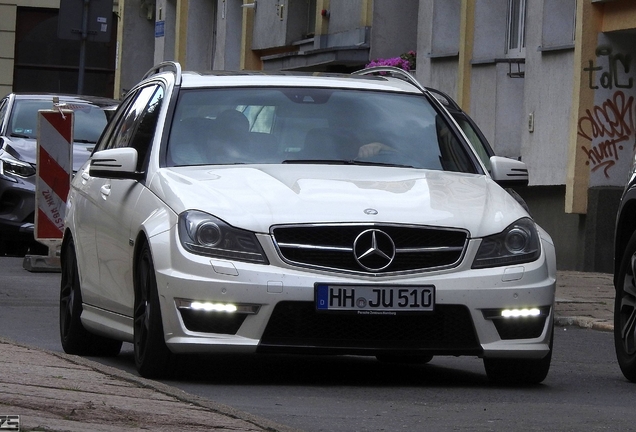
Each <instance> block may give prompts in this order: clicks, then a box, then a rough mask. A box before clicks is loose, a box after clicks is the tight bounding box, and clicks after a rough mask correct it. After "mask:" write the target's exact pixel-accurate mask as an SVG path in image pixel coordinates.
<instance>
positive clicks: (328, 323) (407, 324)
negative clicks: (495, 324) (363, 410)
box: [259, 301, 481, 354]
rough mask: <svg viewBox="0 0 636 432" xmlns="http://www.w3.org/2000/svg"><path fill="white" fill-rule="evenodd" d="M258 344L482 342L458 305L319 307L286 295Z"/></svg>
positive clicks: (456, 345)
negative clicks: (401, 310) (360, 309)
mask: <svg viewBox="0 0 636 432" xmlns="http://www.w3.org/2000/svg"><path fill="white" fill-rule="evenodd" d="M259 350H260V351H268V350H279V351H280V350H288V351H294V350H296V351H303V350H310V351H312V352H323V353H339V354H355V353H358V354H374V353H378V352H382V351H385V352H386V351H394V352H395V351H402V352H406V351H410V352H418V351H419V352H421V351H427V352H430V353H435V354H475V353H477V354H478V353H479V352H480V350H481V347H480V345H479V342H478V340H477V336H476V334H475V329H474V327H473V323H472V319H471V316H470V312H469V310H468V309H467V308H466V307H465V306H462V305H436V307H435V312H431V313H424V314H399V315H357V314H339V313H323V312H317V311H316V309H315V305H314V303H313V302H292V301H284V302H280V303H278V304H277V305H276V307H275V309H274V311H273V313H272V316H271V318H270V320H269V322H268V324H267V328H266V329H265V332H264V334H263V337H262V339H261V343H260V345H259Z"/></svg>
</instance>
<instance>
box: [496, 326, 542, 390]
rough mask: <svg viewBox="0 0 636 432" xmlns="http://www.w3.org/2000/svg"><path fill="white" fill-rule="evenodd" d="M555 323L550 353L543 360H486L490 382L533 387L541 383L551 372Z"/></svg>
mask: <svg viewBox="0 0 636 432" xmlns="http://www.w3.org/2000/svg"><path fill="white" fill-rule="evenodd" d="M553 340H554V323H553V324H552V329H551V336H550V352H549V353H548V354H546V356H545V357H543V358H542V359H508V358H484V368H485V369H486V375H487V376H488V379H489V380H490V382H492V383H494V384H499V385H533V384H539V383H541V382H542V381H543V380H544V379H545V378H546V377H547V376H548V372H549V371H550V363H552V342H553Z"/></svg>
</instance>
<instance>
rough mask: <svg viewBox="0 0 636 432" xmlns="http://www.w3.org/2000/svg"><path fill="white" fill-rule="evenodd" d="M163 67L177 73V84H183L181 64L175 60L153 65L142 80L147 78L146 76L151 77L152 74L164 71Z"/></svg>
mask: <svg viewBox="0 0 636 432" xmlns="http://www.w3.org/2000/svg"><path fill="white" fill-rule="evenodd" d="M163 69H171V70H172V71H173V72H174V75H175V84H176V85H181V65H180V64H179V63H177V62H174V61H167V62H162V63H159V64H157V65H155V66H153V67H152V68H150V70H149V71H148V72H146V74H145V75H144V77H143V78H142V80H145V79H146V78H150V77H151V76H153V75H155V74H158V73H159V72H162V71H163Z"/></svg>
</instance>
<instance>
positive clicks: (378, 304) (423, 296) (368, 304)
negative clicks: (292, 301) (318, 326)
mask: <svg viewBox="0 0 636 432" xmlns="http://www.w3.org/2000/svg"><path fill="white" fill-rule="evenodd" d="M434 305H435V287H434V286H431V285H427V286H402V287H396V286H365V285H327V284H316V309H317V310H318V311H342V312H357V313H359V314H363V315H364V314H375V313H380V314H385V313H389V314H394V313H396V312H431V311H432V310H433V308H434Z"/></svg>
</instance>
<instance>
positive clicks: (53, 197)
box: [34, 109, 73, 243]
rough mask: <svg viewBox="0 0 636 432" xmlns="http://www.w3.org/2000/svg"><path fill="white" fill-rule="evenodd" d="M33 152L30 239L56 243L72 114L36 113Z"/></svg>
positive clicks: (68, 175) (67, 182) (69, 167)
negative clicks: (33, 209) (35, 147)
mask: <svg viewBox="0 0 636 432" xmlns="http://www.w3.org/2000/svg"><path fill="white" fill-rule="evenodd" d="M37 151H38V153H37V165H36V166H37V168H36V169H37V185H36V195H35V206H36V212H35V233H34V237H35V239H36V240H37V241H39V242H41V243H46V241H51V240H53V241H59V240H61V239H62V236H63V233H64V213H65V211H66V199H67V197H68V192H69V189H70V187H71V179H72V177H73V111H71V110H64V109H55V110H41V111H39V113H38V150H37Z"/></svg>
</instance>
